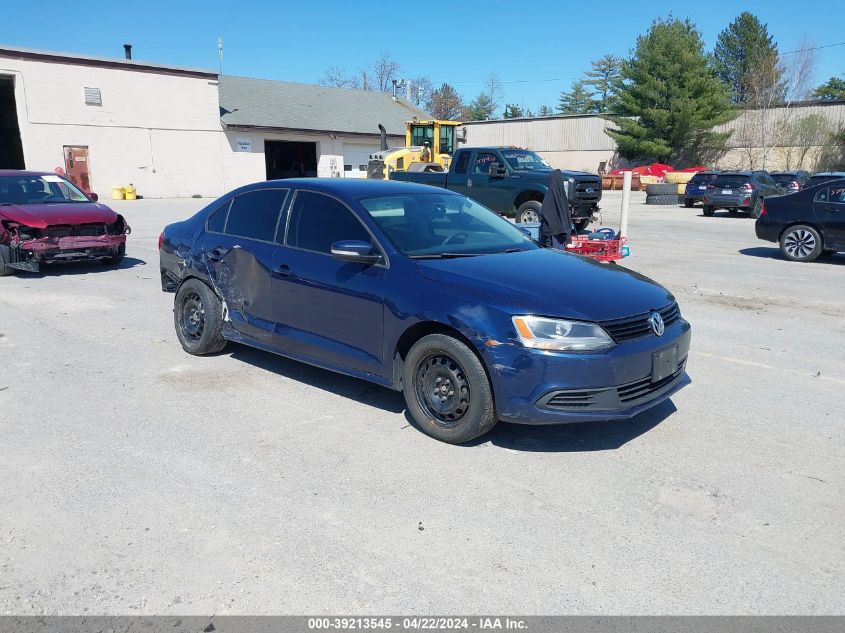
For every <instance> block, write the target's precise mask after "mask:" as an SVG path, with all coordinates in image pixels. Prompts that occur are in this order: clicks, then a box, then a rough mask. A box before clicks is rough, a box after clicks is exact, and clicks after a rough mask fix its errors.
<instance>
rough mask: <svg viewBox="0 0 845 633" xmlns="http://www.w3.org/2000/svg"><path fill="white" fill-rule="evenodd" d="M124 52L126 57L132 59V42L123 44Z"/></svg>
mask: <svg viewBox="0 0 845 633" xmlns="http://www.w3.org/2000/svg"><path fill="white" fill-rule="evenodd" d="M123 54H124V55H125V56H126V59H132V44H124V45H123Z"/></svg>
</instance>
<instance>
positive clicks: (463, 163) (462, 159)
mask: <svg viewBox="0 0 845 633" xmlns="http://www.w3.org/2000/svg"><path fill="white" fill-rule="evenodd" d="M469 155H470V152H468V151H464V152H460V153H459V154H458V158H457V160H456V162H455V173H456V174H465V173H467V167H469Z"/></svg>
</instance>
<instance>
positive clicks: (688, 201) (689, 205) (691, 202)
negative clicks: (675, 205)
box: [684, 198, 695, 209]
mask: <svg viewBox="0 0 845 633" xmlns="http://www.w3.org/2000/svg"><path fill="white" fill-rule="evenodd" d="M694 204H695V200H692V199H691V198H686V199H685V200H684V206H685V207H686V208H687V209H691V208H692V205H694Z"/></svg>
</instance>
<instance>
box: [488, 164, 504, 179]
mask: <svg viewBox="0 0 845 633" xmlns="http://www.w3.org/2000/svg"><path fill="white" fill-rule="evenodd" d="M487 173H488V174H489V175H490V178H507V176H508V168H507V167H505V166H504V165H500V164H499V163H490V168H489V170H488V172H487Z"/></svg>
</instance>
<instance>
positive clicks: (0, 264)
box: [0, 244, 15, 277]
mask: <svg viewBox="0 0 845 633" xmlns="http://www.w3.org/2000/svg"><path fill="white" fill-rule="evenodd" d="M10 261H12V249H10V248H9V247H8V246H6V245H5V244H0V277H9V276H10V275H14V274H15V269H14V268H12V267H11V266H7V262H10Z"/></svg>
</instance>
